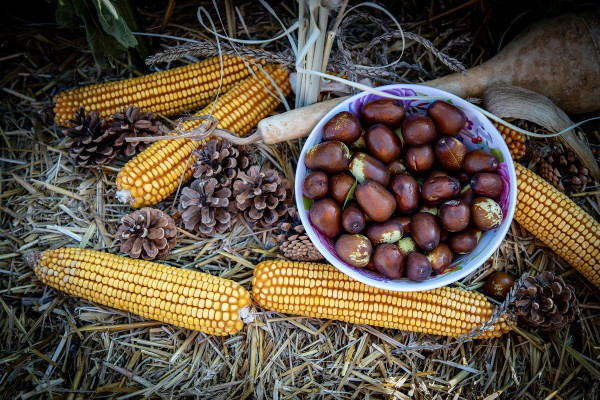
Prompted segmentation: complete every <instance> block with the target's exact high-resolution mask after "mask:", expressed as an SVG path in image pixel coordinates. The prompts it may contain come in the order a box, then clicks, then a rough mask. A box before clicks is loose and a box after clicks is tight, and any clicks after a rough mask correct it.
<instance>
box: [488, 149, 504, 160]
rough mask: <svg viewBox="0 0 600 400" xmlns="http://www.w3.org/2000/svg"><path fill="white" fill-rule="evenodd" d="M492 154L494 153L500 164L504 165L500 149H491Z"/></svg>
mask: <svg viewBox="0 0 600 400" xmlns="http://www.w3.org/2000/svg"><path fill="white" fill-rule="evenodd" d="M490 153H492V154H493V155H495V156H496V158H497V159H498V162H499V163H503V162H504V157H503V156H502V153H501V152H500V150H499V149H490Z"/></svg>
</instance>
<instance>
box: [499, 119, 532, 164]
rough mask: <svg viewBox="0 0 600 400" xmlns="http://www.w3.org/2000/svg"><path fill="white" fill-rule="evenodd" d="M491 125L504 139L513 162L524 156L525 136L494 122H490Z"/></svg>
mask: <svg viewBox="0 0 600 400" xmlns="http://www.w3.org/2000/svg"><path fill="white" fill-rule="evenodd" d="M492 123H493V124H494V126H495V127H496V129H498V132H500V134H501V135H502V138H504V141H505V142H506V145H507V146H508V150H509V151H510V154H511V155H512V158H513V160H518V159H519V158H521V157H523V156H524V155H525V135H523V134H522V133H521V132H517V131H515V130H514V129H511V128H509V127H508V126H506V125H502V124H499V123H497V122H496V121H492Z"/></svg>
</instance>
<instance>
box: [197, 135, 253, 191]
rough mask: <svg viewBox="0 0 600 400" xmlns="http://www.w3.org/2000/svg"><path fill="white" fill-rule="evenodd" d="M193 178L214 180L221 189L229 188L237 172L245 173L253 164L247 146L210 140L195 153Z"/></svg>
mask: <svg viewBox="0 0 600 400" xmlns="http://www.w3.org/2000/svg"><path fill="white" fill-rule="evenodd" d="M195 154H196V159H197V162H196V165H195V171H194V177H195V178H198V179H200V180H203V181H204V180H208V179H211V178H215V179H216V180H217V182H218V183H219V185H220V186H221V187H230V186H231V183H232V182H233V180H234V179H235V178H236V177H237V174H238V171H246V170H247V169H248V167H249V166H250V165H251V164H252V163H253V162H254V156H253V155H252V154H250V153H249V148H248V146H234V145H232V144H231V143H229V142H228V141H226V140H216V139H212V140H210V141H208V142H207V143H205V144H204V146H202V149H200V150H198V151H196V152H195Z"/></svg>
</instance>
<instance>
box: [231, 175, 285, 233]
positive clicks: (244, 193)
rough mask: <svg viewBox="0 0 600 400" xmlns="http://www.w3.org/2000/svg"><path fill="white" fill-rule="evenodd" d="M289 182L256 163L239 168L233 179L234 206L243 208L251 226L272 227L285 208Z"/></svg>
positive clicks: (283, 213) (241, 209)
mask: <svg viewBox="0 0 600 400" xmlns="http://www.w3.org/2000/svg"><path fill="white" fill-rule="evenodd" d="M289 188H290V183H289V182H288V180H287V179H283V178H281V177H280V176H279V174H278V173H277V172H276V171H275V170H272V169H264V170H260V168H259V167H258V166H256V165H254V166H252V167H250V168H249V169H248V171H247V172H243V171H240V172H239V173H238V178H237V179H236V180H235V181H234V182H233V196H234V197H235V202H236V206H237V208H238V209H239V210H240V211H243V214H244V218H245V219H246V221H248V224H250V226H255V225H257V224H259V223H260V225H262V226H263V227H265V228H266V227H271V226H272V225H273V224H275V223H276V222H277V220H278V219H279V218H280V217H282V216H283V215H285V213H286V212H287V211H288V205H287V202H288V197H287V195H288V190H289Z"/></svg>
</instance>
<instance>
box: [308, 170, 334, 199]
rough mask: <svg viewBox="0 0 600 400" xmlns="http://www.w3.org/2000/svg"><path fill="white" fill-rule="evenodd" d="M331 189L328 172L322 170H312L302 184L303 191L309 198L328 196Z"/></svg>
mask: <svg viewBox="0 0 600 400" xmlns="http://www.w3.org/2000/svg"><path fill="white" fill-rule="evenodd" d="M328 190H329V184H328V178H327V174H326V173H324V172H322V171H311V172H310V173H309V174H308V175H306V178H304V183H303V184H302V193H304V195H305V196H306V197H308V198H309V199H320V198H321V197H325V196H327V192H328Z"/></svg>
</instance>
